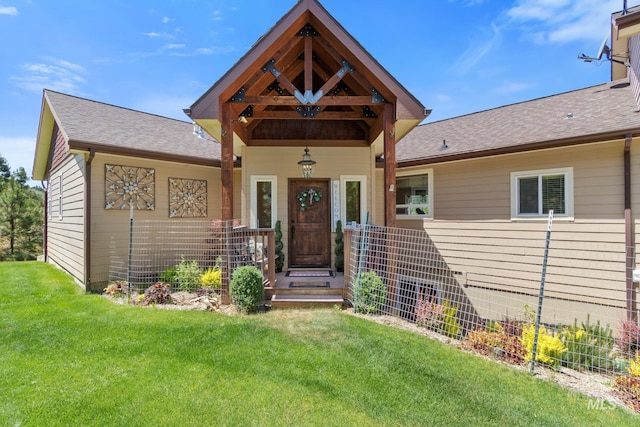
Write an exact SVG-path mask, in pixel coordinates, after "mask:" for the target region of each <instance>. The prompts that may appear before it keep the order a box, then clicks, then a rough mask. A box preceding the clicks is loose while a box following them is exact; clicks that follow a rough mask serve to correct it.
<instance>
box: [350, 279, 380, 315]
mask: <svg viewBox="0 0 640 427" xmlns="http://www.w3.org/2000/svg"><path fill="white" fill-rule="evenodd" d="M354 289H355V291H354V296H353V300H354V301H353V308H354V309H355V311H356V313H380V312H383V311H384V306H385V303H386V302H387V287H386V286H385V284H384V283H383V282H382V278H380V277H379V276H378V275H377V274H376V272H375V271H373V270H370V271H365V272H364V273H360V274H358V276H357V277H356V281H355V285H354Z"/></svg>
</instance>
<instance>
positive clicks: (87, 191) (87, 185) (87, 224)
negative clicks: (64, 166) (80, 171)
mask: <svg viewBox="0 0 640 427" xmlns="http://www.w3.org/2000/svg"><path fill="white" fill-rule="evenodd" d="M95 155H96V152H95V150H94V149H93V148H89V157H88V158H87V167H86V170H85V174H84V289H85V291H91V290H92V289H91V162H93V158H94V157H95Z"/></svg>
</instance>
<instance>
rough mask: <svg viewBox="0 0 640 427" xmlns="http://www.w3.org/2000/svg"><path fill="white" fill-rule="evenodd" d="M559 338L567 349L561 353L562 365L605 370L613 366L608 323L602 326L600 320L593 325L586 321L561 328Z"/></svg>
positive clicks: (611, 338)
mask: <svg viewBox="0 0 640 427" xmlns="http://www.w3.org/2000/svg"><path fill="white" fill-rule="evenodd" d="M560 339H561V340H562V342H563V343H564V345H565V347H566V348H567V351H566V352H564V353H562V360H561V362H562V365H563V366H566V367H568V368H571V369H587V370H590V371H597V372H600V371H607V370H609V369H610V368H612V367H613V360H612V358H611V357H610V354H611V351H612V350H613V344H614V338H613V332H612V330H611V329H610V328H609V325H607V326H606V327H602V326H601V325H600V321H598V322H597V323H596V324H595V325H592V324H590V323H589V316H587V322H586V323H584V322H583V323H581V324H580V325H578V322H577V320H576V321H575V322H574V323H573V326H569V327H564V328H562V332H561V334H560Z"/></svg>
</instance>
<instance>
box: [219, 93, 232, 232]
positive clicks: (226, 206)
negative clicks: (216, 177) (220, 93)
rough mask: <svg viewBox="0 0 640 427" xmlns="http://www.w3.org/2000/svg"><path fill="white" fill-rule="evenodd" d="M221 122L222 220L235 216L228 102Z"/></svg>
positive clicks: (224, 106)
mask: <svg viewBox="0 0 640 427" xmlns="http://www.w3.org/2000/svg"><path fill="white" fill-rule="evenodd" d="M220 113H221V114H220V122H221V124H222V131H221V138H220V152H221V155H220V178H221V182H222V189H221V190H222V191H221V204H222V212H221V215H222V220H223V221H229V220H232V219H234V218H233V131H232V122H231V120H232V116H231V108H230V106H229V104H228V103H221V105H220Z"/></svg>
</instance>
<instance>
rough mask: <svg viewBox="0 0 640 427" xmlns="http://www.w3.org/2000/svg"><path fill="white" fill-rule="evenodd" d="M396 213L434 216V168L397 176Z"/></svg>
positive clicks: (410, 215) (423, 216)
mask: <svg viewBox="0 0 640 427" xmlns="http://www.w3.org/2000/svg"><path fill="white" fill-rule="evenodd" d="M395 192H396V215H397V216H399V217H419V218H433V169H427V170H424V171H421V172H420V173H414V174H402V175H398V176H396V187H395Z"/></svg>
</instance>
